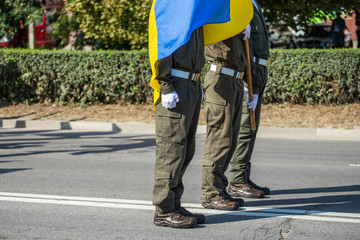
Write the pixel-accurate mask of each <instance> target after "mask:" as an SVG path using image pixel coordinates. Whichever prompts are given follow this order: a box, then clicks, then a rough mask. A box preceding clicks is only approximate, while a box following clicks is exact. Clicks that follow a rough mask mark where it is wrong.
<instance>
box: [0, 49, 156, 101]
mask: <svg viewBox="0 0 360 240" xmlns="http://www.w3.org/2000/svg"><path fill="white" fill-rule="evenodd" d="M0 64H1V65H0V71H1V76H0V92H1V96H0V97H1V100H2V101H13V102H19V101H24V100H29V99H30V100H31V101H32V102H34V101H38V102H44V103H51V102H58V103H59V104H62V105H63V104H85V103H115V102H117V101H119V100H122V101H127V102H129V103H144V102H147V101H149V99H151V95H152V92H151V90H150V88H149V87H148V80H149V79H150V77H151V71H150V66H149V60H148V53H147V51H89V52H81V51H57V50H55V51H48V50H46V51H40V50H36V51H30V50H1V51H0ZM25 93H26V94H25Z"/></svg>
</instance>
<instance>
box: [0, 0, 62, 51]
mask: <svg viewBox="0 0 360 240" xmlns="http://www.w3.org/2000/svg"><path fill="white" fill-rule="evenodd" d="M63 6H64V2H63V1H62V0H47V1H46V6H45V8H46V10H44V11H43V16H42V19H41V22H40V23H39V24H37V25H35V26H34V31H35V45H36V47H37V48H46V47H49V48H54V47H56V41H57V40H56V39H53V38H52V36H51V35H52V26H51V24H52V23H53V22H54V21H55V20H56V18H57V16H59V15H60V12H61V9H62V8H63ZM28 39H29V31H28V27H24V24H23V22H22V21H21V20H20V28H19V30H18V33H17V34H16V35H15V36H14V38H13V39H7V38H5V37H3V36H0V47H3V48H8V47H26V45H27V44H28Z"/></svg>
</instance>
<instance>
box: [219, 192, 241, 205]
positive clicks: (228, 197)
mask: <svg viewBox="0 0 360 240" xmlns="http://www.w3.org/2000/svg"><path fill="white" fill-rule="evenodd" d="M224 194H225V198H226V199H229V200H230V201H232V202H237V203H238V204H239V207H241V206H243V205H244V203H245V202H244V200H243V199H242V198H232V197H231V196H230V195H229V194H228V193H227V192H225V193H224Z"/></svg>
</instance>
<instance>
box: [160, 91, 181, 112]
mask: <svg viewBox="0 0 360 240" xmlns="http://www.w3.org/2000/svg"><path fill="white" fill-rule="evenodd" d="M177 102H179V96H178V94H177V93H176V92H175V91H174V92H171V93H166V94H161V104H162V105H163V107H164V108H167V109H172V108H174V107H176V103H177Z"/></svg>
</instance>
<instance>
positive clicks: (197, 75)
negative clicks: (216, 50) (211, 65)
mask: <svg viewBox="0 0 360 240" xmlns="http://www.w3.org/2000/svg"><path fill="white" fill-rule="evenodd" d="M199 79H200V73H193V76H192V78H191V80H193V81H194V82H196V81H197V80H199Z"/></svg>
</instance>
